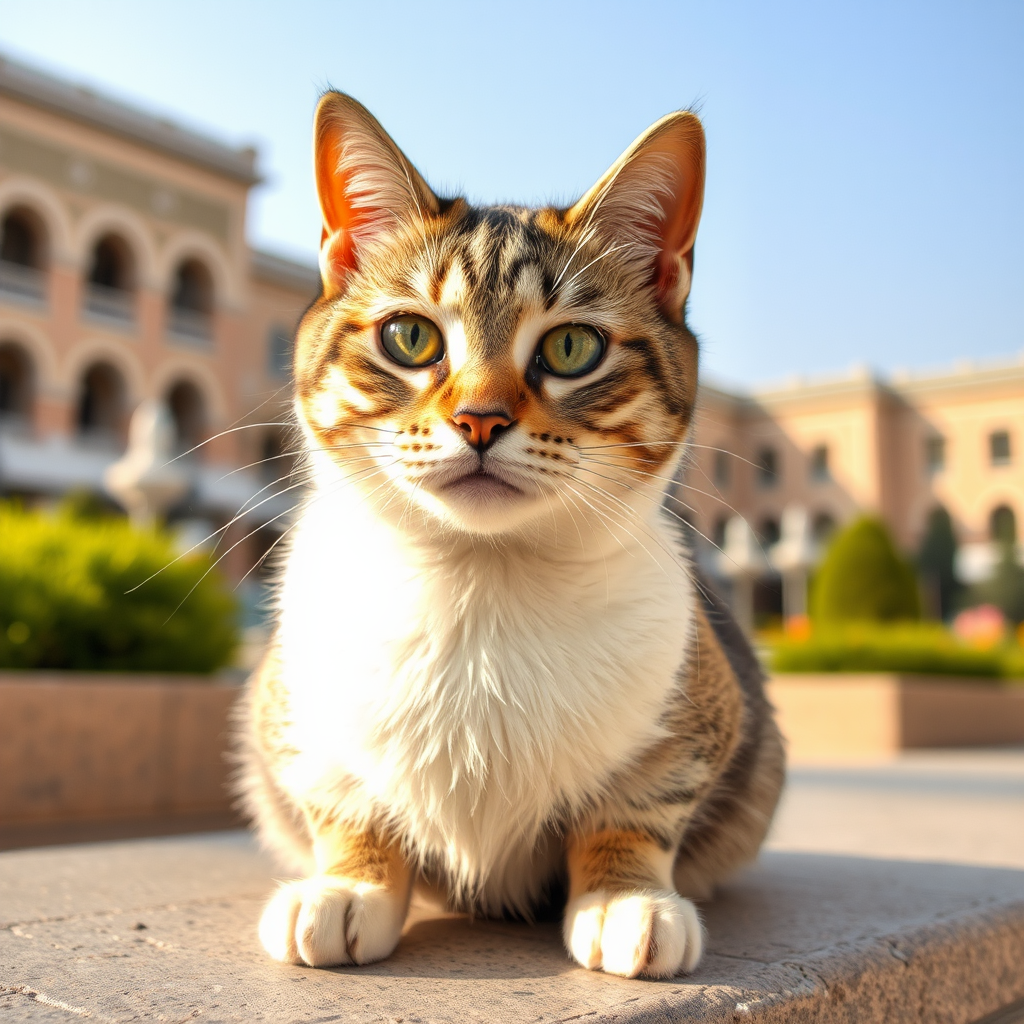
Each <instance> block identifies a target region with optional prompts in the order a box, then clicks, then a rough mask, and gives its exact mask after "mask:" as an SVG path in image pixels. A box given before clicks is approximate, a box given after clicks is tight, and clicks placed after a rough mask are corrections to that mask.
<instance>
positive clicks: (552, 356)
mask: <svg viewBox="0 0 1024 1024" xmlns="http://www.w3.org/2000/svg"><path fill="white" fill-rule="evenodd" d="M603 355H604V336H603V335H602V334H601V332H600V331H598V330H596V329H595V328H593V327H588V326H587V325H586V324H562V326H561V327H556V328H555V329H554V330H551V331H548V333H547V334H545V335H544V337H543V338H541V342H540V348H539V349H538V350H537V356H538V358H539V359H540V362H541V365H542V366H543V367H544V369H545V370H547V371H548V373H553V374H554V375H555V376H556V377H581V376H582V375H583V374H584V373H589V372H590V371H591V370H592V369H593V368H594V367H595V366H597V364H598V363H599V362H600V361H601V356H603Z"/></svg>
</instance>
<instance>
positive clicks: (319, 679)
mask: <svg viewBox="0 0 1024 1024" xmlns="http://www.w3.org/2000/svg"><path fill="white" fill-rule="evenodd" d="M314 163H315V171H316V184H317V191H318V196H319V202H320V208H321V211H322V215H323V231H322V237H321V245H320V261H319V263H320V272H321V278H322V292H321V295H320V296H319V298H318V299H317V300H316V301H314V302H313V304H312V305H311V306H310V308H309V309H308V311H307V312H306V313H305V314H304V316H303V318H302V320H301V323H300V325H299V328H298V331H297V336H296V346H295V363H294V380H295V415H296V417H297V421H298V428H299V430H300V431H301V437H302V444H303V446H304V448H305V450H306V455H307V460H308V473H309V479H310V484H311V487H310V496H309V498H308V500H307V501H306V502H305V504H304V506H303V508H302V510H301V512H300V514H299V517H298V519H297V522H296V524H295V526H294V529H293V531H292V534H291V537H290V538H289V540H290V548H289V551H288V554H287V556H286V558H285V559H284V564H283V566H282V569H281V580H280V585H279V589H278V596H277V619H276V628H275V631H274V634H273V639H272V642H271V644H270V647H269V649H268V652H267V654H266V657H265V660H264V661H263V663H262V665H261V667H260V668H259V669H258V671H257V672H256V673H255V674H254V677H253V678H252V680H251V681H250V684H249V687H248V691H247V696H246V699H245V702H244V706H243V710H242V713H241V720H242V722H243V725H242V729H241V734H242V735H241V745H240V758H241V761H242V771H241V778H242V782H241V788H242V790H243V791H244V797H243V799H244V801H245V803H246V805H247V806H248V808H249V810H250V812H251V814H252V816H253V817H254V819H255V822H256V825H257V827H258V830H259V832H260V834H261V836H262V839H263V841H264V842H265V843H266V844H267V845H269V846H270V847H271V848H272V849H273V850H275V851H277V852H278V853H279V854H280V855H281V856H283V857H284V858H286V859H288V860H289V861H290V862H291V863H292V864H294V865H295V866H296V868H297V870H298V871H299V872H301V873H302V875H303V876H304V877H303V878H301V879H299V880H295V881H289V882H286V883H284V884H282V885H281V886H280V888H279V889H278V891H277V892H276V893H275V894H274V895H273V896H272V897H271V898H270V901H269V903H268V904H267V906H266V909H265V911H264V913H263V916H262V919H261V922H260V926H259V935H260V938H261V941H262V943H263V945H264V947H265V948H266V950H267V951H268V952H269V953H270V955H271V956H273V957H275V958H277V959H278V960H282V961H287V962H292V963H305V964H308V965H310V966H314V967H316V966H327V965H337V964H364V963H367V962H370V961H374V960H379V959H381V958H383V957H386V956H388V955H389V954H390V953H391V952H392V951H393V950H394V948H395V946H396V944H397V942H398V940H399V936H400V933H401V931H402V927H403V922H404V920H405V917H406V914H407V910H408V907H409V902H410V897H411V893H412V892H413V890H414V889H417V890H420V891H423V892H425V893H427V894H431V893H432V894H434V895H435V896H437V897H440V898H441V899H442V900H443V901H444V902H445V903H446V904H447V906H448V907H449V908H452V909H458V910H464V911H468V912H471V913H475V914H483V915H503V914H510V915H518V916H520V917H525V918H529V917H530V916H531V915H533V914H534V913H535V912H536V910H537V908H538V907H539V906H542V905H544V904H545V903H546V902H550V901H551V900H554V899H556V898H557V897H556V896H555V894H556V893H557V892H558V891H559V890H560V889H561V890H562V891H563V892H565V900H566V902H565V910H564V924H563V934H564V938H565V943H566V946H567V949H568V951H569V953H570V954H571V956H572V957H574V958H575V959H576V960H577V961H578V962H579V963H580V964H582V965H583V966H584V967H588V968H592V969H603V970H605V971H607V972H610V973H614V974H618V975H625V976H629V977H635V976H648V977H671V976H674V975H676V974H678V973H680V972H685V971H692V970H693V969H694V967H695V966H696V965H697V962H698V960H699V959H700V956H701V951H702V946H703V942H704V936H703V930H702V924H701V921H700V918H699V916H698V913H697V910H696V908H695V905H694V903H693V898H701V897H706V896H707V895H708V894H709V893H710V892H711V889H712V887H713V885H714V884H715V883H716V882H717V881H718V880H719V879H721V878H722V877H724V876H725V875H727V874H729V873H730V872H732V871H734V870H735V869H736V868H737V867H738V866H740V865H741V864H743V863H745V862H747V861H749V860H750V859H752V858H753V857H754V856H755V855H756V852H757V850H758V848H759V846H760V844H761V842H762V840H763V838H764V836H765V834H766V831H767V828H768V825H769V823H770V821H771V817H772V814H773V811H774V808H775V805H776V802H777V800H778V796H779V792H780V789H781V786H782V781H783V774H784V766H783V751H782V745H781V741H780V737H779V733H778V730H777V728H776V726H775V723H774V720H773V717H772V711H771V708H770V706H769V704H768V703H767V701H766V699H765V696H764V693H763V690H762V676H761V673H760V670H759V668H758V665H757V662H756V660H755V659H754V657H753V655H752V653H751V651H750V648H749V647H748V645H747V643H746V641H745V639H744V638H743V636H742V634H741V633H740V631H739V630H738V628H737V627H736V626H735V624H734V623H733V622H732V620H731V619H730V618H729V615H728V612H727V611H726V610H725V609H724V607H723V606H721V605H720V604H719V603H718V602H717V600H716V599H715V598H714V597H713V596H711V594H710V593H709V592H708V590H707V588H706V587H705V586H704V585H703V583H702V582H701V580H700V578H699V577H698V576H697V574H696V570H695V568H694V566H693V565H692V563H691V560H690V558H689V555H688V553H687V551H686V549H685V545H684V543H683V540H682V534H681V532H680V531H679V530H678V529H677V527H678V525H679V524H678V522H677V521H676V520H677V518H678V517H675V518H674V517H673V516H672V515H671V514H670V512H668V511H666V510H665V508H664V502H663V493H664V491H665V488H666V485H667V484H668V483H669V482H670V481H671V479H672V476H673V472H674V470H675V467H676V465H677V464H678V463H679V460H680V458H681V457H682V455H683V453H684V451H685V443H686V436H687V431H688V428H689V426H690V422H691V418H692V415H693V408H694V400H695V396H696V386H697V342H696V339H695V337H694V335H693V334H692V333H691V332H690V330H689V329H688V328H687V326H686V322H685V316H684V311H685V304H686V300H687V296H688V293H689V290H690V280H691V274H692V268H693V247H694V239H695V236H696V232H697V224H698V221H699V218H700V212H701V206H702V202H703V187H704V165H705V147H704V133H703V128H702V126H701V124H700V121H699V119H698V118H697V117H696V115H694V114H692V113H689V112H678V113H674V114H670V115H668V116H667V117H665V118H663V119H662V120H660V121H658V122H657V123H656V124H655V125H654V126H653V127H651V128H650V129H649V130H648V131H646V132H645V133H644V134H643V135H641V136H640V137H639V139H637V141H636V142H635V143H634V144H633V145H632V146H631V147H630V148H629V149H628V150H627V151H626V152H625V153H624V154H623V156H622V157H621V158H620V159H619V160H618V161H617V162H616V163H615V164H614V165H613V166H612V167H611V169H610V170H609V171H608V172H607V173H606V174H605V175H604V177H602V178H601V179H600V180H599V181H598V183H597V184H596V185H595V186H594V187H593V188H592V189H591V190H590V191H589V192H587V193H586V195H584V196H583V198H582V199H580V200H579V201H578V202H577V203H575V204H574V205H573V206H571V207H569V208H567V209H553V208H546V209H526V208H520V207H514V206H495V207H484V208H478V207H473V206H471V205H469V204H468V203H467V202H466V201H465V200H464V199H461V198H455V199H448V198H441V197H439V196H437V195H435V194H434V192H433V191H431V189H430V188H429V187H428V185H427V184H426V182H425V181H424V179H423V178H422V177H421V176H420V174H419V173H418V172H417V171H416V169H415V168H414V167H413V166H412V164H411V163H410V162H409V160H408V159H406V157H405V156H404V154H403V153H402V152H401V151H400V150H399V149H398V147H397V146H396V145H395V143H394V142H393V141H392V140H391V138H390V137H389V136H388V135H387V134H386V133H385V131H384V129H383V128H382V127H381V126H380V124H379V123H378V122H377V121H376V120H375V119H374V118H373V116H372V115H371V114H370V113H369V112H368V111H367V110H366V109H365V108H364V107H362V106H361V105H360V104H359V103H357V102H356V101H355V100H353V99H351V98H350V97H348V96H345V95H343V94H341V93H337V92H328V93H326V94H325V95H324V96H323V97H322V99H321V101H320V103H319V106H318V108H317V113H316V121H315V141H314Z"/></svg>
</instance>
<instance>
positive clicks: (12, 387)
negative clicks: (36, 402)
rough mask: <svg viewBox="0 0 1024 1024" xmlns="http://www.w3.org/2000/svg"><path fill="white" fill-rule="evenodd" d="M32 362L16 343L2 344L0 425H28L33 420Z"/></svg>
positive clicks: (0, 351)
mask: <svg viewBox="0 0 1024 1024" xmlns="http://www.w3.org/2000/svg"><path fill="white" fill-rule="evenodd" d="M32 390H33V373H32V360H31V359H29V357H28V354H27V353H26V352H25V350H24V349H23V348H22V347H21V346H20V345H16V344H15V343H14V342H11V341H5V342H0V423H15V424H21V423H28V422H29V421H30V420H31V418H32Z"/></svg>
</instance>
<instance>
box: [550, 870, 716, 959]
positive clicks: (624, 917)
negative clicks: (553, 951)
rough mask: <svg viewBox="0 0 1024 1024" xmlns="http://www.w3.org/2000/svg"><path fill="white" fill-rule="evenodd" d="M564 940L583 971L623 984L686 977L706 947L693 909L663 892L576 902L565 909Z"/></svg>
mask: <svg viewBox="0 0 1024 1024" xmlns="http://www.w3.org/2000/svg"><path fill="white" fill-rule="evenodd" d="M563 934H564V935H565V944H566V946H568V948H569V952H570V953H572V955H573V956H574V957H575V958H576V959H577V960H578V961H579V962H580V963H581V964H583V966H584V967H589V968H590V969H591V970H592V971H596V970H597V969H598V968H603V969H604V970H605V971H607V972H608V973H609V974H621V975H623V977H626V978H635V977H637V976H638V975H641V974H643V975H646V976H647V977H650V978H672V977H675V975H677V974H679V973H681V972H686V973H689V972H690V971H692V970H693V969H694V968H695V967H696V966H697V963H698V961H699V960H700V955H701V950H702V948H703V945H704V933H703V931H702V929H701V924H700V918H699V917H698V916H697V908H696V907H695V906H694V905H693V904H692V903H691V902H690V901H689V900H684V899H683V898H682V896H679V895H677V894H676V893H674V892H667V891H665V890H664V889H650V890H641V891H639V892H623V893H614V894H613V893H609V892H605V891H600V892H588V893H585V894H584V895H582V896H578V897H577V898H576V899H574V900H572V901H570V903H569V905H568V907H566V909H565V924H564V927H563Z"/></svg>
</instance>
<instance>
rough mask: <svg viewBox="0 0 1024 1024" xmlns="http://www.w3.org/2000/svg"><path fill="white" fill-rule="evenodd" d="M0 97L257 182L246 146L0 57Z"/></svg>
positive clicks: (249, 182)
mask: <svg viewBox="0 0 1024 1024" xmlns="http://www.w3.org/2000/svg"><path fill="white" fill-rule="evenodd" d="M0 95H4V96H9V97H11V98H13V99H15V100H19V101H21V102H22V103H27V104H29V105H31V106H34V107H38V108H40V109H43V110H49V111H51V112H54V113H57V114H60V115H62V116H64V117H67V118H70V119H71V120H74V121H78V122H79V123H80V124H85V125H88V126H89V127H91V128H98V129H100V130H101V131H105V132H107V133H109V134H111V135H116V136H118V137H120V138H122V139H127V140H128V141H130V142H135V143H138V144H140V145H143V146H146V147H148V148H149V149H155V150H157V151H158V152H160V153H163V154H165V155H168V156H172V157H174V158H176V159H178V160H182V161H184V162H186V163H191V164H193V165H195V166H197V167H201V168H203V169H204V170H207V171H213V172H214V173H216V174H219V175H221V176H223V177H226V178H231V179H233V180H234V181H239V182H242V183H243V184H245V185H255V184H256V183H258V182H259V181H260V178H259V175H258V174H257V173H256V150H255V149H253V148H251V147H245V148H242V149H234V148H232V147H231V146H226V145H224V144H223V143H221V142H218V141H216V140H215V139H211V138H209V137H208V136H206V135H201V134H200V133H198V132H195V131H192V130H191V129H188V128H182V127H181V126H180V125H177V124H174V123H173V122H171V121H167V120H164V119H162V118H158V117H154V116H153V115H152V114H148V113H146V112H145V111H143V110H139V109H138V108H137V107H133V106H130V105H129V104H127V103H123V102H121V101H120V100H114V99H111V98H109V97H107V96H104V95H102V94H100V93H98V92H95V91H94V90H92V89H89V88H86V87H84V86H80V85H74V84H72V83H71V82H68V81H66V80H64V79H61V78H57V77H55V76H53V75H49V74H46V73H45V72H43V71H39V70H38V69H36V68H33V67H29V66H28V65H26V64H21V63H20V62H18V61H14V60H11V59H10V58H9V57H5V56H3V55H2V54H0Z"/></svg>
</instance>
